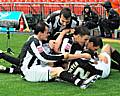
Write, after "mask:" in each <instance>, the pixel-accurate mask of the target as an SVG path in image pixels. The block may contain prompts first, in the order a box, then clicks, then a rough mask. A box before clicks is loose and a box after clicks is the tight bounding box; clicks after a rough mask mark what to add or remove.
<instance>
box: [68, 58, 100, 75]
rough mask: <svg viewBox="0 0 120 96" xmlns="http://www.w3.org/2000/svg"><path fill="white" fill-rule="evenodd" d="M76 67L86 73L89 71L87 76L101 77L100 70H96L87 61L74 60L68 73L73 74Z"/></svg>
mask: <svg viewBox="0 0 120 96" xmlns="http://www.w3.org/2000/svg"><path fill="white" fill-rule="evenodd" d="M78 67H80V68H82V69H84V70H86V71H89V72H90V75H89V76H92V75H96V74H97V75H100V76H101V75H102V71H101V70H98V69H96V68H95V67H94V66H92V65H91V64H89V62H88V61H86V60H81V59H77V60H75V62H71V64H70V66H69V69H68V72H70V73H73V72H74V71H75V70H76V69H77V68H78Z"/></svg>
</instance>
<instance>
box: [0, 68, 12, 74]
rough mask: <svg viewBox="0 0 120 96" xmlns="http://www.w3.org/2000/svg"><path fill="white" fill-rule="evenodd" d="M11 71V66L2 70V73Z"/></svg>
mask: <svg viewBox="0 0 120 96" xmlns="http://www.w3.org/2000/svg"><path fill="white" fill-rule="evenodd" d="M9 72H10V68H6V69H5V70H0V73H9Z"/></svg>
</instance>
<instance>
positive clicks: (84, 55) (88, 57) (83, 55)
mask: <svg viewBox="0 0 120 96" xmlns="http://www.w3.org/2000/svg"><path fill="white" fill-rule="evenodd" d="M81 56H82V58H85V59H91V55H90V54H88V53H82V54H81Z"/></svg>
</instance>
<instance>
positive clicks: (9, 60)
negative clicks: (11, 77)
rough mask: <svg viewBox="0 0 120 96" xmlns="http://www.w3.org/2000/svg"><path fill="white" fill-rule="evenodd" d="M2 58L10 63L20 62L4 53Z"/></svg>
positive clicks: (17, 63)
mask: <svg viewBox="0 0 120 96" xmlns="http://www.w3.org/2000/svg"><path fill="white" fill-rule="evenodd" d="M2 58H3V59H4V60H6V61H8V62H10V63H12V64H15V65H19V64H20V59H19V58H15V57H12V56H10V55H7V54H5V53H2Z"/></svg>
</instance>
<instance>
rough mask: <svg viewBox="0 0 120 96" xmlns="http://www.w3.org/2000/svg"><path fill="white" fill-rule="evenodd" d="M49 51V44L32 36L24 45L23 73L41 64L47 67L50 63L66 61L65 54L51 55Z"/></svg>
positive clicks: (21, 55) (22, 56)
mask: <svg viewBox="0 0 120 96" xmlns="http://www.w3.org/2000/svg"><path fill="white" fill-rule="evenodd" d="M47 47H48V48H47ZM49 49H50V47H49V46H48V45H47V44H46V45H45V44H42V42H41V41H40V40H38V39H37V38H36V36H35V35H33V36H31V37H30V38H29V39H28V40H27V42H26V43H25V44H24V46H23V48H22V50H21V53H20V60H21V66H22V67H21V70H22V71H23V70H24V69H26V68H27V69H29V68H30V67H31V66H34V65H39V64H41V65H43V66H45V65H46V64H47V63H48V62H56V61H58V60H61V59H64V55H63V54H59V55H52V54H49V52H50V50H49Z"/></svg>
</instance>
